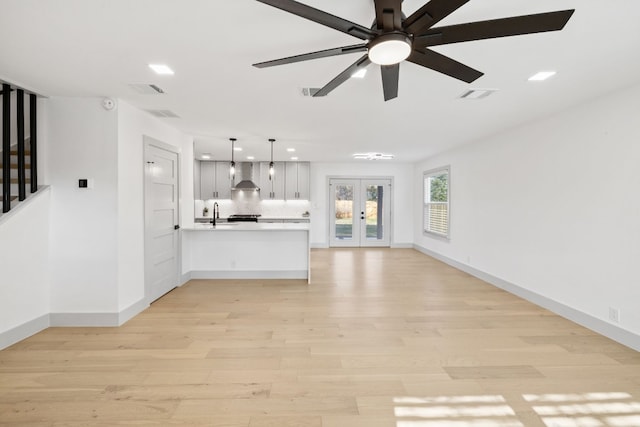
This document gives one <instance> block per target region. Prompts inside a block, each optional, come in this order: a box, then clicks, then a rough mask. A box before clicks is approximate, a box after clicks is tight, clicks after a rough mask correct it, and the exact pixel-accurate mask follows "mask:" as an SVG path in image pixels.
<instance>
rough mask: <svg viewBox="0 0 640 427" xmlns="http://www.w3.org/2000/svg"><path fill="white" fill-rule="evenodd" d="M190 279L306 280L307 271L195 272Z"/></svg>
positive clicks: (191, 273) (192, 272)
mask: <svg viewBox="0 0 640 427" xmlns="http://www.w3.org/2000/svg"><path fill="white" fill-rule="evenodd" d="M190 275H191V278H192V279H308V277H309V272H308V271H307V270H269V271H267V270H216V271H213V270H196V271H191V272H190Z"/></svg>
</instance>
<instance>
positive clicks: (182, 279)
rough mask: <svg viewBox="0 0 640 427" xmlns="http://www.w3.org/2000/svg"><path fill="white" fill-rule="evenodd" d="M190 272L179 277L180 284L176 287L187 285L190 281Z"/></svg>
mask: <svg viewBox="0 0 640 427" xmlns="http://www.w3.org/2000/svg"><path fill="white" fill-rule="evenodd" d="M191 279H192V277H191V272H190V271H189V272H188V273H184V274H183V275H182V276H181V277H180V284H179V285H178V286H182V285H184V284H185V283H187V282H188V281H189V280H191Z"/></svg>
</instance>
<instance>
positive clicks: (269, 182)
mask: <svg viewBox="0 0 640 427" xmlns="http://www.w3.org/2000/svg"><path fill="white" fill-rule="evenodd" d="M284 163H285V162H274V174H273V176H272V177H271V179H269V162H261V163H260V198H261V199H262V200H284V181H285V166H284Z"/></svg>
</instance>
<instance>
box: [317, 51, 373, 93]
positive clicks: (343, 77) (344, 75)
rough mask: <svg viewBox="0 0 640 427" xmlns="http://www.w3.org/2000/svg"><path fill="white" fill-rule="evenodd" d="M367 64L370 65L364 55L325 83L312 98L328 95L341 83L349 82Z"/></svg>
mask: <svg viewBox="0 0 640 427" xmlns="http://www.w3.org/2000/svg"><path fill="white" fill-rule="evenodd" d="M369 64H371V61H370V60H369V56H368V55H364V56H363V57H362V58H360V59H358V60H357V61H356V62H354V63H353V64H351V65H350V66H349V68H347V69H346V70H344V71H343V72H341V73H340V74H338V75H337V76H336V77H335V78H334V79H333V80H331V81H330V82H329V83H327V84H326V85H325V87H323V88H322V89H320V90H319V91H317V92H316V93H315V94H313V96H326V95H328V94H329V92H331V91H332V90H334V89H335V88H337V87H338V86H340V85H341V84H342V83H344V82H346V81H347V80H349V79H350V78H351V76H352V75H353V74H354V73H355V72H356V71H358V70H359V69H361V68H366V67H367V66H368V65H369Z"/></svg>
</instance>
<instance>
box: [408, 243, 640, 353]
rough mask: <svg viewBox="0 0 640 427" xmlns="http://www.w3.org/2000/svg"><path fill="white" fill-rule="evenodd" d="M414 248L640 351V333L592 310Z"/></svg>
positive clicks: (418, 247)
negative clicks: (566, 303)
mask: <svg viewBox="0 0 640 427" xmlns="http://www.w3.org/2000/svg"><path fill="white" fill-rule="evenodd" d="M413 248H414V249H415V250H417V251H419V252H422V253H423V254H425V255H429V256H430V257H432V258H435V259H437V260H439V261H442V262H444V263H445V264H448V265H450V266H451V267H454V268H456V269H458V270H461V271H464V272H465V273H468V274H470V275H472V276H474V277H477V278H478V279H481V280H483V281H485V282H487V283H490V284H492V285H494V286H496V287H498V288H500V289H503V290H505V291H507V292H509V293H511V294H514V295H517V296H519V297H520V298H523V299H525V300H527V301H529V302H532V303H534V304H536V305H538V306H540V307H543V308H546V309H547V310H549V311H552V312H554V313H555V314H557V315H559V316H562V317H564V318H566V319H569V320H571V321H573V322H575V323H577V324H579V325H582V326H584V327H585V328H588V329H591V330H592V331H595V332H597V333H599V334H601V335H604V336H605V337H607V338H611V339H612V340H614V341H617V342H619V343H620V344H622V345H625V346H627V347H630V348H632V349H634V350H636V351H640V335H637V334H634V333H633V332H630V331H627V330H626V329H623V328H621V327H619V326H616V325H614V324H611V323H609V322H606V321H604V320H602V319H599V318H597V317H593V316H591V315H590V314H587V313H584V312H582V311H579V310H576V309H575V308H573V307H569V306H567V305H564V304H562V303H559V302H557V301H554V300H552V299H550V298H547V297H545V296H543V295H540V294H538V293H535V292H532V291H530V290H528V289H525V288H522V287H520V286H518V285H516V284H513V283H511V282H508V281H506V280H503V279H501V278H499V277H496V276H493V275H491V274H489V273H485V272H484V271H481V270H478V269H475V268H473V267H471V266H470V265H467V264H463V263H461V262H459V261H456V260H454V259H451V258H448V257H446V256H444V255H442V254H439V253H437V252H434V251H432V250H430V249H427V248H424V247H422V246H420V245H413Z"/></svg>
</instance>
